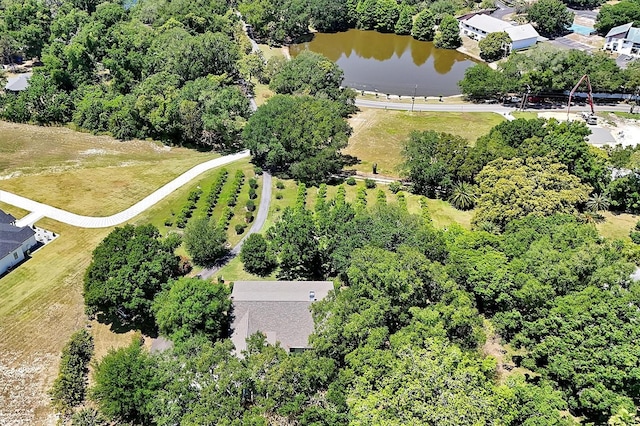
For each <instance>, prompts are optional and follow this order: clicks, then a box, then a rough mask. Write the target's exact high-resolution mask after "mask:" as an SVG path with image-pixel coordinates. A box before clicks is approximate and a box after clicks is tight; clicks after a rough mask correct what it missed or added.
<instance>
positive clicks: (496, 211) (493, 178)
mask: <svg viewBox="0 0 640 426" xmlns="http://www.w3.org/2000/svg"><path fill="white" fill-rule="evenodd" d="M477 182H478V185H479V188H480V198H479V199H478V202H477V206H478V208H477V209H476V213H475V215H474V218H473V222H474V223H481V222H491V223H494V224H495V225H497V226H498V227H500V228H504V227H505V226H506V224H507V223H509V222H510V221H512V220H514V219H519V218H523V217H525V216H526V215H529V214H534V215H539V216H549V215H552V214H555V213H575V212H576V205H577V204H579V203H584V202H585V201H587V199H588V196H589V193H590V192H591V189H590V187H589V186H587V185H584V184H582V183H580V180H579V179H578V178H576V177H575V176H572V175H570V174H569V173H568V172H567V169H566V167H565V166H564V165H562V164H559V163H554V162H553V161H552V160H551V159H549V158H546V157H539V158H530V159H526V160H522V159H520V158H514V159H512V160H502V159H498V160H495V161H493V162H491V163H489V164H488V165H487V166H485V168H484V169H482V171H481V172H480V173H479V174H478V176H477Z"/></svg>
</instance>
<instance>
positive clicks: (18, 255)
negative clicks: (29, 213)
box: [0, 210, 36, 275]
mask: <svg viewBox="0 0 640 426" xmlns="http://www.w3.org/2000/svg"><path fill="white" fill-rule="evenodd" d="M15 224H16V219H15V217H13V216H12V215H10V214H7V213H5V212H3V211H2V210H0V275H2V274H4V273H5V272H7V271H8V270H10V269H11V268H13V267H14V266H15V265H17V264H18V263H20V262H22V261H23V260H24V258H25V253H27V251H29V250H30V249H31V248H32V247H33V246H35V245H36V235H35V231H34V230H33V229H31V228H30V227H28V226H24V227H17V226H16V225H15Z"/></svg>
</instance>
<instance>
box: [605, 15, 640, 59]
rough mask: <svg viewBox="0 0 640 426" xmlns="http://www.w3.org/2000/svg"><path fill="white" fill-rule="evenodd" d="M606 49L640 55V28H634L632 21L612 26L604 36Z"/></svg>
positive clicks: (636, 56) (635, 56)
mask: <svg viewBox="0 0 640 426" xmlns="http://www.w3.org/2000/svg"><path fill="white" fill-rule="evenodd" d="M604 50H609V51H611V52H616V53H619V54H623V55H628V56H631V57H634V58H638V57H640V28H634V27H633V23H632V22H630V23H628V24H624V25H619V26H617V27H614V28H611V29H610V30H609V32H608V33H607V35H606V36H605V38H604Z"/></svg>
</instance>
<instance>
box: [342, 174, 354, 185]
mask: <svg viewBox="0 0 640 426" xmlns="http://www.w3.org/2000/svg"><path fill="white" fill-rule="evenodd" d="M344 183H346V184H347V185H349V186H354V185H355V184H356V178H354V177H353V176H349V177H348V178H347V179H346V180H345V181H344Z"/></svg>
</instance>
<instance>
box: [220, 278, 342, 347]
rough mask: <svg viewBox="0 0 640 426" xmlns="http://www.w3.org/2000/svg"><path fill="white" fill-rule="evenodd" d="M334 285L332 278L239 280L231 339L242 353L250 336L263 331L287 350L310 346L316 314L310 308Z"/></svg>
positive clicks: (234, 290) (236, 286) (268, 340)
mask: <svg viewBox="0 0 640 426" xmlns="http://www.w3.org/2000/svg"><path fill="white" fill-rule="evenodd" d="M332 289H333V283H332V282H331V281H236V282H235V283H234V284H233V291H232V292H231V299H232V300H233V315H234V321H233V324H232V328H233V333H232V336H231V340H232V341H233V344H234V345H235V348H236V354H237V355H239V356H242V351H244V350H245V349H246V348H247V343H246V339H247V337H249V336H251V335H253V334H255V333H257V332H261V333H263V334H264V335H265V336H266V337H267V342H269V343H270V344H273V345H275V344H276V343H280V346H281V347H282V348H284V349H285V350H287V351H290V352H296V351H300V350H304V349H307V348H309V342H308V339H309V336H310V335H311V333H313V318H312V317H311V311H310V310H309V308H310V307H311V304H312V303H313V302H315V301H316V300H321V299H324V298H325V297H326V296H327V294H328V293H329V291H330V290H332Z"/></svg>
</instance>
